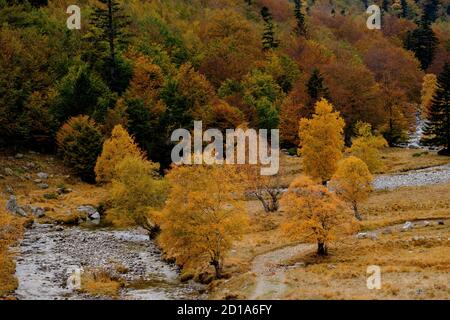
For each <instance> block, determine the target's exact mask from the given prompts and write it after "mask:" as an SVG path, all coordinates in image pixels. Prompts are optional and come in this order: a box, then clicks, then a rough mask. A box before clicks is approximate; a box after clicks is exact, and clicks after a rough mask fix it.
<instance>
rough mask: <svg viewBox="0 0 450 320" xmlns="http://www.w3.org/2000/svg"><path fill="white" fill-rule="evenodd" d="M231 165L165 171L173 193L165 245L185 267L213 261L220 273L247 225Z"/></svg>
mask: <svg viewBox="0 0 450 320" xmlns="http://www.w3.org/2000/svg"><path fill="white" fill-rule="evenodd" d="M234 170H235V167H233V166H193V167H192V166H191V167H188V166H182V167H175V168H173V169H172V170H171V171H170V172H169V174H168V175H167V181H168V183H169V185H170V188H171V191H170V194H169V197H168V200H167V202H166V207H165V208H164V211H163V224H162V233H161V237H160V241H161V244H162V245H163V247H164V248H165V250H166V251H167V252H168V253H169V256H172V257H174V258H175V259H176V261H177V263H178V264H179V265H181V266H183V267H184V268H186V269H189V268H191V269H198V268H200V269H204V268H206V267H208V265H212V266H213V267H214V270H215V275H216V277H217V278H220V277H221V276H222V269H223V264H224V260H225V258H226V255H227V253H228V251H229V250H230V248H231V245H232V244H233V241H235V240H237V239H239V238H240V237H241V235H242V234H243V232H244V230H245V227H246V225H247V224H248V217H247V212H246V210H245V209H244V207H243V205H242V203H241V201H239V196H240V195H242V192H243V186H242V185H241V184H240V183H239V181H240V177H238V176H237V174H236V173H235V171H234Z"/></svg>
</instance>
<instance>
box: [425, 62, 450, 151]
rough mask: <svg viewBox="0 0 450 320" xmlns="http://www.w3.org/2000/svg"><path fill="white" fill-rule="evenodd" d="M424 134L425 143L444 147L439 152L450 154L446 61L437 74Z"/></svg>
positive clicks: (448, 69)
mask: <svg viewBox="0 0 450 320" xmlns="http://www.w3.org/2000/svg"><path fill="white" fill-rule="evenodd" d="M425 136H426V138H424V142H425V143H427V144H429V145H433V146H437V147H444V148H445V149H444V150H443V151H441V154H445V155H450V64H449V63H448V62H447V63H446V64H445V66H444V69H443V70H442V72H441V74H440V75H439V76H438V80H437V89H436V93H435V95H434V97H433V100H432V103H431V108H430V112H429V117H428V121H427V124H426V128H425Z"/></svg>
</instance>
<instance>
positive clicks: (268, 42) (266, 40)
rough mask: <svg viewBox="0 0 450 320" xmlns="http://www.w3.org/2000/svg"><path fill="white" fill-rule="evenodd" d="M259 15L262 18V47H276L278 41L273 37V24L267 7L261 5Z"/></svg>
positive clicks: (265, 48)
mask: <svg viewBox="0 0 450 320" xmlns="http://www.w3.org/2000/svg"><path fill="white" fill-rule="evenodd" d="M261 17H262V18H263V20H264V32H263V36H262V43H263V49H264V50H270V49H275V48H277V47H278V41H277V40H276V39H275V31H274V29H275V26H274V24H273V18H272V14H271V13H270V11H269V8H267V7H263V8H262V9H261Z"/></svg>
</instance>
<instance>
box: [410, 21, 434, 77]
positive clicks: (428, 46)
mask: <svg viewBox="0 0 450 320" xmlns="http://www.w3.org/2000/svg"><path fill="white" fill-rule="evenodd" d="M404 44H405V48H406V49H408V50H411V51H412V52H414V55H415V56H416V58H417V59H418V60H419V61H420V64H421V66H422V69H423V70H426V69H427V68H428V67H429V66H430V65H431V63H432V62H433V58H434V54H435V51H436V48H437V45H438V39H437V37H436V35H435V34H434V31H433V29H431V26H430V23H429V22H428V21H427V20H426V19H425V17H424V16H423V17H422V19H421V21H420V22H419V26H418V27H417V28H416V29H414V30H412V31H409V32H408V34H407V36H406V40H405V43H404Z"/></svg>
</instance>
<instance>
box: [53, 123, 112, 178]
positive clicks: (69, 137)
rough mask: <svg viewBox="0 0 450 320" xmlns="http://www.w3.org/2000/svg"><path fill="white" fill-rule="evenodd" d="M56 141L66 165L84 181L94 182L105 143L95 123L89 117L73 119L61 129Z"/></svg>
mask: <svg viewBox="0 0 450 320" xmlns="http://www.w3.org/2000/svg"><path fill="white" fill-rule="evenodd" d="M56 141H57V144H58V149H59V153H60V155H61V157H62V158H63V161H64V163H65V164H66V165H68V166H70V167H71V168H72V169H73V170H74V171H75V172H76V173H77V174H78V175H79V176H80V177H81V178H82V179H83V180H84V181H87V182H93V181H94V179H95V175H94V166H95V163H96V161H97V157H98V155H99V154H100V151H101V148H102V142H103V136H102V134H101V133H100V130H99V128H98V127H97V125H96V124H95V122H94V121H93V120H91V119H90V118H89V117H88V116H77V117H73V118H71V119H69V121H67V122H66V123H65V124H64V125H63V126H62V127H61V128H60V129H59V131H58V134H57V136H56Z"/></svg>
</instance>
